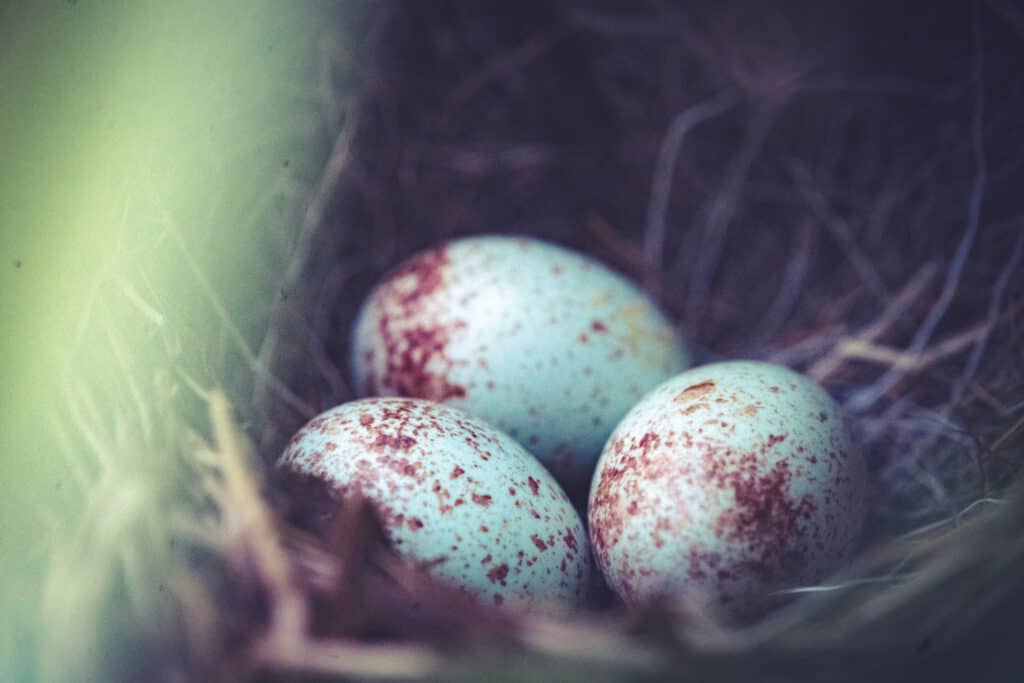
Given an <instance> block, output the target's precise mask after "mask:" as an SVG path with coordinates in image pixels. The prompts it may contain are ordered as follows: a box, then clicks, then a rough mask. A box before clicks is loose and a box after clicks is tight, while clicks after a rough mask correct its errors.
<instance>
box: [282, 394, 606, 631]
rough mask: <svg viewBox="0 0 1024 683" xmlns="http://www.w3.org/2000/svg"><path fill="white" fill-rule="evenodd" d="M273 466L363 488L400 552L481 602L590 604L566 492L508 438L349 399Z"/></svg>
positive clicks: (409, 406)
mask: <svg viewBox="0 0 1024 683" xmlns="http://www.w3.org/2000/svg"><path fill="white" fill-rule="evenodd" d="M279 466H280V467H284V468H287V469H289V470H291V471H294V472H298V473H301V474H306V475H312V476H313V477H315V478H317V479H319V480H321V481H323V482H324V483H325V484H326V485H327V486H328V488H329V490H330V492H331V493H332V495H334V496H335V497H337V498H339V499H340V498H343V497H344V496H346V495H348V494H352V493H356V492H358V493H359V494H361V495H362V496H364V497H365V498H367V499H368V500H370V501H371V502H372V503H373V504H374V506H375V507H376V509H377V511H378V513H379V515H380V517H381V521H382V523H383V525H384V527H385V533H386V534H387V536H388V539H389V540H390V542H391V543H392V544H393V546H394V547H395V549H396V550H397V551H398V552H400V553H401V554H403V555H404V556H406V557H408V558H409V559H411V560H413V561H415V562H416V563H417V564H419V566H421V567H423V568H424V569H426V570H427V571H428V572H429V573H430V574H431V575H432V576H434V577H435V578H438V579H440V580H442V581H445V582H447V583H449V584H450V585H453V586H456V587H458V588H462V589H464V590H465V591H466V592H468V593H469V594H470V595H472V596H475V597H476V598H478V599H480V600H484V601H488V602H490V603H492V604H497V605H503V604H507V605H510V606H511V605H521V606H524V607H526V608H538V607H539V608H541V609H543V610H544V611H557V610H558V609H562V608H567V607H572V606H574V605H577V604H579V603H581V601H582V600H584V598H585V596H586V593H587V590H588V586H589V581H590V578H591V566H590V554H589V544H588V539H587V535H586V532H585V531H584V528H583V524H582V522H581V520H580V518H579V515H577V513H576V511H575V510H574V509H573V507H572V505H571V504H570V503H569V500H568V498H567V497H566V495H565V493H564V492H563V491H562V489H561V488H560V487H559V485H558V483H557V482H556V481H555V480H554V478H553V477H552V476H551V475H550V474H549V473H548V472H547V471H546V470H545V469H544V468H543V467H542V466H541V465H540V463H539V462H538V461H537V460H536V459H535V458H534V457H533V456H531V455H530V454H529V453H527V452H526V451H525V450H524V449H523V448H522V446H520V445H519V444H518V443H517V442H516V441H515V440H514V439H512V438H511V437H509V436H508V435H506V434H503V433H501V432H499V431H498V430H496V429H494V428H493V427H491V426H490V425H487V424H486V423H484V422H482V421H480V420H477V419H475V418H473V417H471V416H469V415H467V414H466V413H464V412H463V411H461V410H457V409H454V408H450V407H447V406H443V405H440V404H438V403H435V402H432V401H424V400H416V399H405V398H376V399H364V400H360V401H353V402H351V403H346V404H343V405H340V406H337V407H335V408H332V409H330V410H328V411H326V412H324V413H322V414H320V415H319V416H317V417H316V418H314V419H313V420H311V421H310V422H309V423H307V424H306V425H305V426H304V427H303V428H302V429H300V430H299V431H298V433H296V434H295V436H294V437H293V438H292V439H291V441H290V442H289V444H288V446H287V447H286V449H285V451H284V453H283V455H282V456H281V460H280V462H279Z"/></svg>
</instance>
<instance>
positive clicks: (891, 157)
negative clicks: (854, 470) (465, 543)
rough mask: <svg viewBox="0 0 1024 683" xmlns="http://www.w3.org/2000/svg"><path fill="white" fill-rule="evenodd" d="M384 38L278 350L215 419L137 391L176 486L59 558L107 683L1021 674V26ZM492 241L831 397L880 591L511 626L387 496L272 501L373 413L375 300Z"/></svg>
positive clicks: (860, 11) (683, 11)
mask: <svg viewBox="0 0 1024 683" xmlns="http://www.w3.org/2000/svg"><path fill="white" fill-rule="evenodd" d="M361 11H362V14H361V17H360V20H359V22H358V25H357V29H356V30H354V31H352V32H351V33H349V34H347V35H344V36H339V41H344V42H345V44H346V45H348V46H349V52H350V54H351V56H352V58H351V59H350V61H349V66H348V67H347V68H346V69H345V70H344V73H340V74H338V73H336V74H332V76H331V77H332V78H336V79H338V80H339V81H343V82H344V87H345V88H347V89H348V90H353V91H355V92H356V93H357V94H358V97H355V98H352V99H350V100H346V101H344V102H343V103H341V104H339V105H338V107H339V109H338V111H339V118H338V121H339V122H340V123H339V129H338V131H337V135H336V138H335V139H334V143H333V148H332V149H331V152H330V155H329V158H328V160H327V163H326V164H325V166H324V168H323V172H322V174H321V176H320V177H319V178H318V179H317V181H316V182H315V183H314V189H313V191H312V193H311V194H310V196H309V197H308V198H307V199H308V201H307V202H306V206H307V209H306V212H305V214H304V217H303V218H302V219H301V221H300V223H301V225H300V230H299V231H298V233H297V234H298V238H297V239H296V240H294V241H293V242H291V243H289V244H288V245H287V247H286V249H287V258H286V259H285V260H286V262H287V266H286V267H285V268H283V269H282V270H281V271H279V272H275V273H273V274H272V276H273V277H274V278H276V279H279V281H277V280H275V283H276V285H277V287H278V289H279V292H280V296H279V297H277V298H276V299H275V301H274V302H273V303H272V305H271V306H270V308H269V310H267V311H262V312H260V316H259V318H260V319H261V320H265V325H264V326H263V329H262V330H261V334H260V335H258V340H257V343H256V344H255V346H252V347H244V352H243V353H241V354H240V356H241V357H242V358H243V360H242V361H241V362H239V363H237V367H235V368H234V369H233V370H232V371H231V372H227V371H225V372H226V375H225V377H224V381H223V383H222V385H223V386H224V387H225V389H224V391H221V390H214V389H210V388H209V387H208V386H202V385H201V384H200V383H198V382H195V381H192V380H191V379H190V378H189V377H188V376H187V375H185V374H183V373H178V374H173V373H172V374H169V375H159V376H158V379H157V380H154V383H153V386H151V387H148V389H147V391H146V393H147V394H148V395H149V396H151V397H152V399H151V401H150V403H151V405H150V408H149V410H151V411H152V414H153V415H159V416H161V419H160V420H159V424H156V425H153V426H151V429H150V430H149V432H148V433H147V435H146V438H145V439H143V440H142V441H140V446H141V447H143V448H151V449H155V450H158V451H159V452H161V453H162V454H163V456H164V457H162V462H163V464H162V465H161V467H160V468H157V469H156V470H154V471H146V472H144V473H141V474H138V476H135V477H134V478H133V479H132V486H126V485H125V482H124V481H123V479H122V480H119V482H118V486H117V487H116V488H115V487H114V486H113V485H112V484H110V485H109V486H108V487H107V488H102V487H101V488H102V491H106V494H103V493H102V492H101V493H98V494H97V499H100V498H102V501H100V500H96V501H94V503H95V505H96V506H97V508H96V509H95V510H93V511H92V512H91V513H90V514H87V515H85V516H84V517H83V520H82V524H81V527H80V528H78V529H76V530H75V533H73V534H71V535H70V537H69V538H68V539H67V541H66V542H65V543H64V544H63V546H62V547H61V548H59V552H58V553H57V554H56V555H55V557H54V559H53V562H52V566H51V572H50V575H49V578H48V586H49V600H48V602H47V603H46V604H47V605H49V607H48V609H49V610H50V617H49V618H48V623H51V624H56V625H55V626H54V627H53V629H52V630H51V631H50V633H49V642H50V646H51V647H53V648H57V647H61V648H62V651H63V652H65V653H66V655H67V657H68V661H69V662H70V661H74V662H75V664H74V666H86V664H83V662H88V666H90V667H92V669H93V670H94V671H99V672H103V679H104V680H111V679H112V678H113V677H115V676H120V677H125V676H127V678H133V677H134V678H135V679H136V680H142V679H143V678H145V679H146V680H168V681H170V680H183V678H189V679H195V680H267V681H272V680H297V679H305V677H311V676H322V677H326V678H325V679H326V680H330V679H331V677H332V676H336V677H339V678H351V679H357V680H363V679H371V678H375V677H385V678H414V679H423V680H445V681H451V680H520V679H527V678H529V679H531V680H535V681H546V680H550V681H567V680H609V681H612V680H634V679H637V678H640V679H644V680H646V679H651V680H656V679H660V678H662V677H664V678H666V679H671V680H707V679H709V678H712V677H713V678H714V679H715V680H718V681H729V680H766V679H774V678H778V679H780V680H804V679H807V680H810V679H812V678H814V679H817V678H822V677H826V678H828V679H829V680H835V681H843V680H851V681H852V680H862V679H863V678H864V677H865V676H869V675H870V676H882V677H885V678H894V679H896V678H898V679H901V680H902V679H905V678H907V677H908V676H911V675H916V674H919V673H921V674H923V673H926V672H931V674H932V675H934V674H935V673H936V672H938V673H941V674H943V675H944V676H947V677H949V676H955V675H958V673H960V674H962V675H971V674H974V673H975V672H976V671H977V670H978V667H979V666H980V664H979V663H978V662H979V661H984V662H986V664H985V666H986V668H987V669H988V670H990V671H993V672H996V671H1002V670H1003V669H1002V667H1006V666H1010V665H1011V664H1012V663H1013V662H1014V658H1015V654H1016V653H1015V652H1014V651H1013V647H1014V645H1013V640H1014V639H1013V634H1014V633H1015V631H1014V629H1013V625H1014V624H1015V623H1016V624H1017V625H1018V626H1019V622H1020V619H1021V617H1020V613H1021V612H1022V610H1021V607H1022V603H1021V602H1020V601H1021V599H1022V598H1024V541H1022V539H1021V534H1020V531H1019V530H1020V528H1021V524H1022V522H1024V497H1022V496H1021V495H1020V493H1019V492H1018V491H1016V490H1015V489H1016V488H1017V483H1016V482H1017V477H1018V474H1019V471H1020V465H1021V464H1022V462H1024V459H1022V457H1021V456H1022V452H1021V449H1022V446H1024V355H1022V349H1024V325H1022V320H1024V318H1022V315H1024V311H1022V308H1024V297H1022V295H1024V230H1022V228H1021V226H1022V219H1021V217H1020V216H1021V209H1022V208H1024V207H1022V206H1021V204H1022V200H1021V195H1020V193H1019V181H1018V178H1019V172H1020V171H1019V169H1020V149H1021V148H1022V144H1024V134H1022V133H1021V129H1020V127H1019V125H1018V124H1017V119H1018V118H1019V117H1018V116H1017V111H1018V105H1019V103H1020V98H1021V95H1022V93H1021V91H1020V89H1019V88H1018V87H1017V84H1016V83H1015V82H1014V81H1013V79H1011V78H1009V77H1008V76H1007V75H1008V74H1009V73H1013V72H1014V69H1015V67H1014V65H1019V64H1020V61H1019V60H1020V58H1021V57H1022V56H1024V55H1022V48H1021V43H1020V37H1021V35H1022V31H1024V14H1022V13H1020V12H1019V10H1016V9H1014V8H1013V7H1011V5H1010V3H1002V2H991V3H987V4H984V5H979V6H978V7H975V8H974V9H969V8H967V7H966V6H958V7H956V8H953V9H947V8H945V7H940V6H934V7H930V8H929V9H927V10H926V12H925V13H924V14H920V13H917V12H916V11H915V10H912V9H911V8H909V7H902V6H900V7H877V8H873V9H871V10H869V9H868V8H866V7H863V6H861V5H857V4H854V3H841V4H839V5H828V6H823V5H820V4H813V3H808V4H807V7H804V8H803V10H802V11H797V10H796V9H794V8H793V7H790V8H789V9H788V10H783V9H781V8H774V7H768V6H762V5H758V6H756V7H755V6H746V5H744V4H743V3H735V2H727V3H711V2H698V3H690V4H688V5H686V6H683V5H681V4H680V5H675V4H670V3H662V2H651V3H641V4H640V5H637V6H632V7H629V8H625V7H623V6H620V5H618V4H616V3H588V2H577V1H576V0H565V1H562V2H558V3H519V4H514V5H513V4H507V3H504V4H498V3H457V2H445V3H429V4H420V3H377V4H374V5H372V6H368V7H366V8H362V10H361ZM486 232H500V233H520V234H529V235H534V236H538V237H541V238H543V239H547V240H551V241H554V242H558V243H561V244H564V245H568V246H570V247H572V248H575V249H577V250H580V251H583V252H586V253H589V254H591V255H593V256H595V257H596V258H598V259H600V260H602V261H604V262H605V263H607V264H609V265H610V266H612V267H613V268H615V269H617V270H619V271H621V272H623V273H626V274H627V275H628V276H629V277H630V278H632V279H633V280H634V281H635V282H637V283H638V284H639V285H640V286H642V287H644V288H645V289H646V290H647V291H648V292H649V293H650V294H651V295H652V296H653V297H655V298H656V299H657V300H658V301H659V302H660V304H661V305H662V306H663V308H664V310H665V311H666V312H667V313H668V315H669V316H670V317H671V318H672V319H673V320H675V321H677V322H679V323H681V325H682V326H683V329H684V330H685V332H686V335H687V336H688V338H689V340H690V342H691V345H692V347H693V348H694V349H695V350H696V351H695V356H696V360H697V362H708V361H711V360H717V359H721V358H756V359H764V360H770V361H773V362H776V363H781V364H785V365H788V366H790V367H793V368H796V369H798V370H800V371H801V372H803V373H805V374H806V375H808V376H809V377H811V378H813V379H814V380H816V381H817V382H819V383H821V384H822V385H823V386H824V387H825V388H826V389H828V390H829V392H830V393H831V394H832V395H833V396H834V397H835V398H836V399H837V400H838V401H839V402H840V403H841V404H842V405H843V407H844V408H845V410H846V412H847V414H848V416H849V417H850V422H851V425H852V427H853V430H854V433H855V436H856V439H857V441H858V443H859V444H860V447H861V450H862V452H863V453H864V455H865V457H866V458H867V461H868V465H869V470H870V483H871V486H870V501H869V502H870V514H869V519H868V524H867V528H866V532H865V538H864V541H863V543H862V546H861V548H860V549H859V551H858V553H857V556H856V558H855V560H854V561H853V562H852V563H850V564H849V565H848V566H846V567H844V568H843V569H842V571H841V572H840V573H839V574H838V575H836V576H834V577H832V578H831V579H830V580H829V581H827V582H826V583H824V584H821V585H815V586H805V587H800V588H795V589H793V590H792V591H790V592H791V593H792V595H793V600H792V601H790V602H789V603H788V605H787V606H786V607H785V608H783V609H781V610H779V611H776V612H774V613H772V614H771V615H769V616H768V617H766V618H765V619H763V620H762V621H759V622H757V623H755V624H751V625H746V626H742V627H737V626H730V625H728V624H723V623H719V622H718V621H716V620H715V619H714V618H712V617H711V616H709V615H706V614H702V613H698V612H688V611H685V610H682V611H680V610H675V609H665V610H663V611H643V612H637V611H629V610H626V609H625V608H623V607H622V606H621V605H619V604H617V603H616V602H615V601H614V600H612V599H610V598H606V599H604V600H603V601H601V604H597V605H594V606H593V607H592V608H590V609H588V610H586V611H585V612H583V613H581V614H579V615H577V616H574V617H572V618H560V619H553V618H547V617H540V616H530V615H520V614H510V613H507V612H505V611H500V610H496V609H494V608H492V607H488V606H482V605H478V604H475V603H473V602H471V601H469V600H468V599H466V598H465V597H464V596H463V595H461V594H460V593H458V592H456V591H453V590H452V589H449V588H447V587H445V586H443V585H439V584H437V583H435V582H433V581H432V580H431V579H430V577H429V576H427V575H426V574H425V573H423V572H422V571H421V570H420V569H418V568H416V567H415V566H412V565H410V564H408V563H406V562H404V561H403V560H402V559H401V558H400V557H399V556H398V555H397V554H395V553H394V552H393V551H392V550H391V549H390V548H388V546H387V544H386V542H385V539H384V536H383V534H382V532H381V528H380V525H379V523H378V522H377V520H376V517H375V514H374V511H373V508H372V506H370V505H368V504H367V503H366V502H365V501H361V500H357V499H350V500H347V501H346V502H345V503H344V504H343V505H342V506H340V507H338V506H337V505H336V504H335V503H332V502H331V501H330V500H328V499H323V498H321V497H320V496H319V495H318V493H317V491H316V490H315V489H311V488H309V487H307V486H306V485H305V484H304V483H303V482H301V481H294V480H290V481H283V480H278V479H277V478H275V477H274V476H272V469H271V467H270V466H271V465H272V464H273V462H274V461H275V460H276V458H277V456H278V455H279V454H280V452H281V450H282V448H283V445H284V443H285V441H286V440H287V439H288V437H289V436H290V435H291V434H292V433H293V432H294V431H295V430H296V429H297V428H298V427H299V426H301V424H302V423H303V422H305V421H306V420H307V419H309V418H310V417H311V416H312V415H314V414H315V413H317V412H319V411H320V410H323V409H325V408H327V407H330V406H333V405H336V404H338V403H341V402H344V401H345V400H348V399H350V398H352V397H353V392H352V390H351V388H350V386H349V383H348V379H347V368H346V367H345V365H344V363H343V362H342V361H343V359H345V358H346V357H347V337H348V331H349V329H350V327H351V324H352V321H353V319H354V317H355V314H356V311H357V310H358V307H359V305H360V304H361V303H362V301H363V298H364V297H365V295H366V294H367V292H368V291H369V289H370V287H372V285H373V284H374V282H375V281H376V280H377V279H378V278H379V277H380V276H381V274H382V273H383V272H384V271H385V270H386V269H388V268H389V267H391V266H393V265H394V264H396V263H397V262H398V261H400V260H401V259H402V258H404V257H406V256H408V255H410V254H412V253H414V252H415V251H417V250H419V249H421V248H424V247H427V246H429V245H434V244H436V243H438V242H440V241H442V240H446V239H449V238H453V237H456V236H461V235H468V234H479V233H486ZM283 248H285V247H283ZM229 336H230V335H229ZM243 346H244V345H243ZM82 422H85V423H87V422H88V420H87V419H86V420H83V421H82ZM86 431H87V430H86ZM183 490H184V491H187V493H185V494H183V493H182V491H183ZM83 555H91V556H92V557H93V560H90V561H89V562H88V563H85V564H84V565H83V563H82V562H81V560H80V559H79V558H81V557H82V556H83ZM100 575H102V576H104V577H108V578H105V579H104V580H103V582H102V585H103V586H104V587H105V588H104V589H103V590H102V591H100V590H91V589H90V588H88V586H91V585H99V584H96V581H97V578H96V577H97V576H100ZM109 577H113V578H112V579H111V578H109ZM83 586H84V587H83ZM90 591H91V592H90ZM72 593H73V594H74V595H75V596H76V597H75V598H74V606H75V609H77V610H78V611H77V614H79V615H85V617H84V618H88V619H95V620H97V621H99V620H103V621H105V622H106V623H107V624H108V625H109V628H107V629H106V630H107V631H109V633H108V634H106V635H104V636H102V637H100V636H96V638H97V639H100V640H94V641H93V642H91V644H90V645H89V646H88V647H87V646H84V645H79V646H77V648H78V649H75V650H74V652H72V651H71V650H69V649H68V646H67V645H66V643H64V641H63V640H62V634H63V633H64V632H63V631H62V629H61V627H60V626H59V624H60V623H62V619H65V618H68V616H69V610H71V609H72V608H71V607H69V606H68V604H67V596H68V595H69V594H72ZM410 601H413V602H416V603H417V604H418V605H419V609H417V610H415V611H414V612H412V613H410V612H409V610H408V609H407V606H408V605H409V604H410ZM115 643H116V644H117V646H118V647H116V648H115V647H113V645H114V644H115ZM115 650H116V651H117V652H119V653H120V654H119V655H118V656H117V657H111V656H109V654H108V655H107V656H106V657H97V656H96V653H97V652H106V653H110V652H113V651H115ZM75 653H77V658H75V657H72V655H74V654H75ZM99 660H102V661H99ZM69 666H70V665H69ZM58 669H59V667H58ZM126 672H127V673H126Z"/></svg>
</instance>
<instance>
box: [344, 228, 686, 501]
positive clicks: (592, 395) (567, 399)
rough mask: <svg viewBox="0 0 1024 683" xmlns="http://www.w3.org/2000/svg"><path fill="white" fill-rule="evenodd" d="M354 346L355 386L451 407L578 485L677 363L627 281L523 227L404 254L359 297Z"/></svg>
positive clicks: (675, 341)
mask: <svg viewBox="0 0 1024 683" xmlns="http://www.w3.org/2000/svg"><path fill="white" fill-rule="evenodd" d="M351 348H352V356H351V365H352V371H353V377H354V380H355V384H356V387H357V389H358V390H359V391H360V392H361V393H362V394H363V395H385V396H387V395H399V396H415V397H420V398H429V399H433V400H436V401H441V402H443V403H445V404H448V405H453V406H457V407H459V408H462V409H464V410H466V411H468V412H470V413H472V414H474V415H477V416H479V417H481V418H483V419H485V420H487V421H488V422H490V423H491V424H493V425H495V426H496V427H498V428H499V429H501V430H503V431H505V432H508V433H509V434H510V435H512V436H513V437H514V438H516V439H518V440H519V441H520V442H522V443H523V444H524V445H525V446H526V447H527V448H528V449H529V450H530V452H532V453H533V454H534V455H536V456H537V457H538V458H539V459H540V460H541V461H542V462H543V463H544V464H545V466H547V467H548V469H549V470H551V471H552V472H553V473H554V474H555V476H556V477H558V478H559V480H560V481H561V482H562V483H563V484H564V485H566V486H567V487H569V488H570V489H572V490H575V489H577V488H583V490H584V491H585V487H586V485H587V484H589V482H590V477H591V474H592V473H593V469H594V464H595V462H596V461H597V457H598V456H599V455H600V452H601V447H602V446H603V445H604V442H605V440H606V439H607V438H608V435H609V434H611V431H612V429H613V428H614V427H615V424H616V423H617V422H618V421H619V420H620V419H621V418H622V416H623V415H625V413H626V411H627V410H628V409H629V407H630V406H631V405H633V404H634V403H635V402H636V401H637V400H639V398H640V397H641V396H643V394H644V393H646V392H647V391H648V390H650V389H651V388H653V387H654V386H656V385H657V384H658V383H660V382H662V381H663V380H665V379H666V378H668V377H671V376H672V375H674V374H675V373H677V372H679V371H680V370H682V369H683V368H684V367H686V364H687V353H686V349H685V346H684V343H683V341H682V339H681V338H680V337H679V335H678V334H677V333H676V332H675V330H674V329H673V327H672V326H671V325H670V324H669V322H668V321H667V320H666V319H665V318H664V317H663V316H662V314H661V313H660V312H659V311H658V309H657V307H656V306H655V305H654V304H653V303H652V302H651V301H650V300H649V299H648V298H647V297H646V296H645V295H644V294H643V293H642V292H641V291H640V290H638V289H637V288H636V287H634V286H633V285H632V284H630V283H629V281H628V280H626V279H625V278H624V277H622V276H620V275H618V274H616V273H614V272H612V271H611V270H609V269H608V268H606V267H604V266H603V265H601V264H600V263H598V262H597V261H595V260H593V259H591V258H589V257H586V256H583V255H582V254H578V253H574V252H572V251H569V250H567V249H563V248H561V247H557V246H554V245H552V244H548V243H545V242H541V241H538V240H535V239H528V238H521V237H499V236H485V237H471V238H465V239H460V240H456V241H453V242H449V243H447V244H444V245H442V246H440V247H437V248H435V249H431V250H429V251H426V252H423V253H420V254H419V255H417V256H414V257H412V258H411V259H409V260H408V261H406V262H405V263H403V264H401V265H400V266H398V268H396V269H395V270H394V271H393V272H391V273H390V274H389V275H387V276H386V277H385V279H384V280H383V282H381V283H380V285H378V287H377V288H376V289H375V290H374V291H373V293H372V294H371V296H370V297H369V299H368V300H367V302H366V303H365V304H364V306H363V309H362V311H361V313H360V315H359V318H358V320H357V322H356V324H355V327H354V331H353V339H352V345H351Z"/></svg>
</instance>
